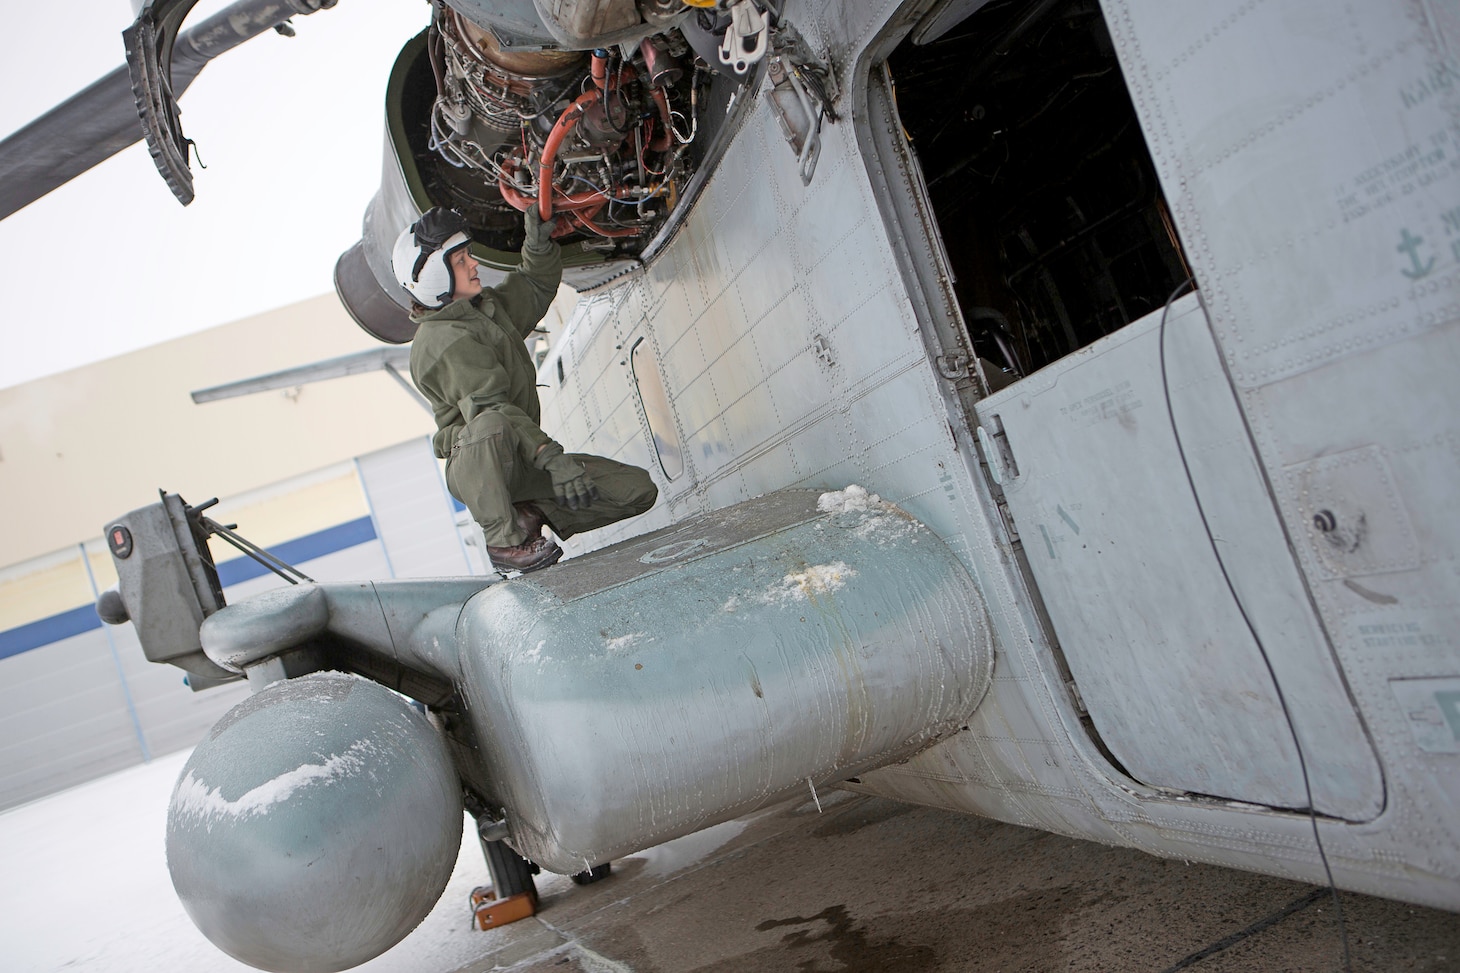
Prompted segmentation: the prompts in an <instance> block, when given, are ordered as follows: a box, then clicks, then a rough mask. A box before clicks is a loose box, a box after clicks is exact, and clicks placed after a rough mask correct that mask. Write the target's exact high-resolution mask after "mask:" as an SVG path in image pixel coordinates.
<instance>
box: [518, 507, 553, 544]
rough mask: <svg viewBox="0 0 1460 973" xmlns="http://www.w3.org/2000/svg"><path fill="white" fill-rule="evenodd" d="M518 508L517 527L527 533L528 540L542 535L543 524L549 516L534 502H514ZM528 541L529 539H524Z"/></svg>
mask: <svg viewBox="0 0 1460 973" xmlns="http://www.w3.org/2000/svg"><path fill="white" fill-rule="evenodd" d="M512 506H513V507H514V508H516V510H517V528H518V530H521V531H522V532H523V533H525V534H527V540H528V541H530V540H532V539H533V538H534V537H541V536H542V525H543V524H545V523H547V518H546V517H544V516H543V515H542V511H541V510H538V509H537V504H535V503H532V502H530V501H529V502H524V503H514V504H513V505H512ZM523 543H524V544H525V543H527V541H523Z"/></svg>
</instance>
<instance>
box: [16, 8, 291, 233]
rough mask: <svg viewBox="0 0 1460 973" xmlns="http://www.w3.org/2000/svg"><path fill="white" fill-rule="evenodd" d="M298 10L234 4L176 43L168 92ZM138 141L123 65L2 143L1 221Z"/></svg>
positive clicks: (134, 108) (177, 91)
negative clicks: (218, 57)
mask: <svg viewBox="0 0 1460 973" xmlns="http://www.w3.org/2000/svg"><path fill="white" fill-rule="evenodd" d="M299 12H300V11H299V10H298V9H297V8H296V7H294V6H291V5H290V4H287V3H284V4H281V3H279V0H239V2H238V3H235V4H233V5H232V6H230V7H228V8H226V9H224V10H222V11H220V12H218V13H217V14H215V15H214V16H212V17H209V18H208V19H207V20H204V21H203V22H202V23H200V24H199V25H198V26H197V27H194V28H192V29H191V30H188V31H185V32H184V33H183V34H181V35H180V36H179V37H178V39H177V40H176V42H174V44H173V56H172V89H173V92H174V94H175V95H181V94H182V93H183V91H185V90H186V89H187V87H188V86H189V85H190V84H192V83H193V80H194V79H195V78H197V76H198V74H199V73H200V72H201V71H202V70H203V68H204V66H206V65H207V63H208V62H209V61H211V60H212V59H213V58H215V57H217V56H218V55H220V54H224V53H226V52H228V51H230V50H232V49H233V48H235V47H237V46H238V45H239V44H242V43H243V42H244V41H246V40H249V39H250V38H252V37H256V36H258V35H259V34H262V33H263V32H265V31H267V30H271V29H272V28H273V27H274V26H275V25H277V24H281V23H283V22H284V21H285V20H287V19H289V17H291V16H293V15H295V14H297V13H299ZM141 139H142V125H141V121H140V119H139V118H138V116H137V103H136V100H135V98H134V97H133V94H132V83H131V79H130V77H129V75H128V72H127V68H126V66H125V65H123V66H122V67H119V68H117V69H116V70H114V71H112V72H111V73H110V74H108V75H106V76H105V77H103V78H101V79H100V80H98V81H97V82H95V83H94V84H92V85H91V86H89V87H87V88H85V89H83V90H82V91H80V92H79V93H77V94H75V95H73V96H72V97H71V98H69V99H67V100H66V101H64V102H62V103H61V104H60V105H58V106H56V107H55V108H53V109H51V110H50V111H49V112H47V113H46V114H44V115H42V116H41V117H40V118H37V119H36V120H35V121H33V122H31V123H30V124H29V125H27V126H25V127H24V128H22V129H20V130H19V131H17V132H16V133H14V134H13V135H11V136H10V137H8V138H6V139H5V140H4V141H3V142H0V219H5V218H6V217H7V216H10V215H11V214H12V213H14V212H16V211H17V210H20V209H23V208H24V207H26V206H28V205H30V204H31V203H33V202H35V201H36V200H37V199H40V198H41V197H42V196H44V195H45V194H46V193H49V192H50V191H51V190H53V189H55V188H57V187H58V186H61V185H64V184H65V183H67V182H69V181H70V180H72V179H74V178H75V177H77V176H79V175H80V174H81V173H83V172H85V171H87V170H88V169H91V168H93V167H94V166H97V165H100V164H101V163H102V162H105V161H106V160H107V159H109V158H111V157H112V156H113V155H116V154H117V153H118V152H120V151H121V150H122V149H125V148H126V147H127V146H129V145H131V144H132V143H134V142H138V141H140V140H141Z"/></svg>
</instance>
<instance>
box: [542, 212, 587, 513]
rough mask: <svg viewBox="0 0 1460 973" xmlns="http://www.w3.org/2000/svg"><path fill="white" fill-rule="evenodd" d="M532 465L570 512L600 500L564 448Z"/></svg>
mask: <svg viewBox="0 0 1460 973" xmlns="http://www.w3.org/2000/svg"><path fill="white" fill-rule="evenodd" d="M528 212H531V210H528ZM532 465H533V466H536V467H537V468H538V469H540V470H542V471H543V472H544V473H546V474H547V475H548V476H550V477H552V478H553V493H554V494H556V495H557V498H558V503H560V504H562V505H563V506H564V507H567V508H568V509H569V510H577V509H578V508H579V507H586V506H588V505H589V504H591V503H593V501H595V500H597V499H598V487H597V486H596V485H595V484H594V482H593V478H592V477H591V476H589V475H588V471H587V470H585V469H584V468H583V464H581V463H579V462H578V461H577V460H573V459H569V458H568V457H567V456H565V455H563V447H561V446H559V445H558V444H557V443H548V444H547V445H546V446H544V447H543V448H542V449H540V450H538V453H537V456H535V457H534V458H533V460H532Z"/></svg>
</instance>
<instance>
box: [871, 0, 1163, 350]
mask: <svg viewBox="0 0 1460 973" xmlns="http://www.w3.org/2000/svg"><path fill="white" fill-rule="evenodd" d="M888 63H889V67H890V69H891V71H892V75H893V77H894V78H895V79H896V82H897V107H898V112H899V114H900V115H901V118H902V122H903V125H904V127H905V129H906V131H907V133H908V135H909V138H910V139H911V144H912V148H913V150H914V152H915V153H916V154H917V156H918V159H919V161H920V163H921V165H922V169H923V174H924V177H925V182H926V185H927V187H928V194H929V197H930V199H931V202H932V205H933V210H934V213H935V215H936V217H937V220H938V225H939V229H940V231H941V233H942V235H943V241H944V245H945V249H946V252H947V254H948V259H949V262H950V264H951V265H952V269H953V272H954V275H955V278H956V282H955V284H954V290H955V293H956V295H957V298H958V303H959V307H960V308H961V310H962V312H963V319H964V321H965V323H966V325H967V327H968V330H969V334H970V336H971V338H972V340H973V344H974V349H975V351H976V352H977V353H978V355H979V356H980V357H981V358H984V359H985V360H988V361H992V362H995V363H997V364H998V365H999V366H1001V367H1002V368H1004V369H1005V370H1006V371H1007V372H1008V373H1009V376H1006V377H1020V376H1024V375H1028V374H1030V373H1032V372H1034V371H1036V370H1038V369H1040V368H1042V367H1044V366H1045V365H1048V364H1049V363H1051V362H1053V361H1055V360H1056V359H1059V358H1062V357H1064V356H1065V355H1068V354H1070V353H1071V352H1073V351H1076V350H1077V349H1079V348H1083V347H1084V346H1086V345H1088V344H1090V343H1091V342H1093V341H1096V340H1098V339H1099V338H1101V337H1103V336H1105V335H1107V334H1110V333H1111V332H1112V331H1115V330H1117V329H1119V328H1121V327H1123V326H1125V325H1127V324H1129V323H1131V322H1132V321H1135V320H1137V319H1138V318H1141V317H1143V316H1145V315H1146V314H1147V313H1149V312H1150V311H1152V310H1154V309H1158V308H1160V307H1161V306H1162V304H1163V303H1164V302H1165V301H1166V299H1167V297H1168V295H1170V293H1171V292H1172V291H1173V290H1174V289H1175V288H1176V287H1177V285H1178V284H1180V283H1181V282H1182V281H1183V280H1185V279H1186V278H1187V277H1188V276H1189V271H1188V270H1187V268H1186V265H1185V260H1184V258H1183V256H1182V253H1181V245H1180V241H1179V240H1178V239H1177V236H1176V231H1175V227H1174V224H1173V222H1172V220H1171V217H1170V213H1169V211H1168V209H1167V206H1166V201H1165V199H1164V198H1163V196H1162V193H1161V187H1160V185H1159V183H1158V182H1157V178H1156V171H1155V167H1154V166H1153V165H1152V163H1151V158H1150V153H1149V151H1148V150H1147V148H1146V144H1145V141H1144V139H1143V137H1142V135H1141V128H1140V124H1139V122H1138V121H1137V119H1136V115H1135V110H1134V108H1133V106H1132V104H1131V100H1130V95H1129V94H1128V92H1127V90H1126V86H1125V81H1124V78H1123V77H1122V75H1121V72H1120V66H1119V64H1118V63H1117V61H1116V57H1115V51H1114V49H1113V47H1112V44H1111V40H1110V35H1109V33H1108V32H1107V30H1106V26H1105V20H1104V18H1103V17H1102V15H1101V13H1100V7H1099V4H1098V3H1096V2H1095V0H1064V2H1058V0H1057V2H1054V3H1042V4H1038V5H1036V4H1031V3H1029V2H1027V0H995V2H992V3H989V4H987V5H986V6H984V7H982V8H981V9H980V10H979V11H978V12H977V13H975V14H974V15H972V16H970V17H969V18H968V19H967V20H965V21H963V23H962V24H960V25H959V26H958V27H957V28H956V29H955V30H953V31H951V32H950V33H948V34H946V35H944V36H942V37H940V38H938V39H937V40H935V41H933V42H932V43H929V44H926V45H922V46H917V45H914V44H912V43H911V42H904V43H903V44H902V45H901V46H900V47H898V48H897V50H896V51H894V52H893V54H892V56H891V57H890V58H889V62H888Z"/></svg>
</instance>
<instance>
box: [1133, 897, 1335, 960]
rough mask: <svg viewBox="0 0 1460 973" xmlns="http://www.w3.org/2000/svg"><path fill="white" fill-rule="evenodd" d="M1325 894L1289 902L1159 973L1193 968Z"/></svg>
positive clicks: (1273, 924) (1300, 909)
mask: <svg viewBox="0 0 1460 973" xmlns="http://www.w3.org/2000/svg"><path fill="white" fill-rule="evenodd" d="M1327 894H1328V889H1322V888H1319V889H1314V890H1313V891H1311V892H1309V893H1308V894H1307V895H1305V896H1303V897H1302V898H1301V899H1295V900H1293V901H1292V902H1289V903H1288V904H1287V905H1285V906H1283V907H1282V908H1281V909H1279V910H1277V911H1276V912H1274V913H1273V914H1272V915H1270V916H1268V917H1267V918H1266V919H1259V920H1257V921H1256V922H1254V923H1253V924H1252V925H1250V926H1248V927H1247V928H1246V929H1243V930H1241V931H1239V932H1234V933H1232V935H1230V936H1228V937H1226V938H1225V939H1219V940H1217V941H1216V942H1214V943H1212V944H1211V945H1210V946H1208V947H1206V948H1205V949H1199V950H1197V951H1196V952H1194V953H1192V954H1191V955H1189V956H1187V957H1185V958H1183V959H1181V960H1180V961H1178V962H1176V963H1173V964H1172V965H1170V966H1168V967H1166V968H1165V969H1164V970H1162V971H1161V973H1176V971H1177V970H1184V969H1186V968H1187V967H1191V966H1195V965H1196V964H1198V963H1200V962H1201V961H1202V960H1204V959H1206V958H1207V957H1208V956H1215V955H1216V954H1217V953H1220V952H1221V951H1222V950H1224V949H1227V948H1229V947H1232V946H1235V945H1237V944H1238V943H1240V942H1241V941H1242V940H1244V939H1246V938H1247V937H1248V936H1255V935H1257V934H1258V933H1260V932H1262V931H1263V930H1264V929H1266V928H1268V927H1269V926H1275V925H1277V924H1278V923H1280V922H1282V921H1283V920H1284V919H1286V918H1287V917H1288V916H1290V915H1292V914H1293V913H1294V912H1301V911H1302V910H1303V909H1306V908H1308V906H1310V905H1312V904H1313V903H1314V902H1317V901H1318V900H1319V899H1321V898H1323V897H1324V896H1325V895H1327Z"/></svg>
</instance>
